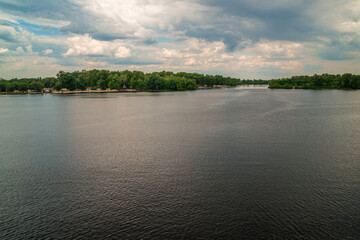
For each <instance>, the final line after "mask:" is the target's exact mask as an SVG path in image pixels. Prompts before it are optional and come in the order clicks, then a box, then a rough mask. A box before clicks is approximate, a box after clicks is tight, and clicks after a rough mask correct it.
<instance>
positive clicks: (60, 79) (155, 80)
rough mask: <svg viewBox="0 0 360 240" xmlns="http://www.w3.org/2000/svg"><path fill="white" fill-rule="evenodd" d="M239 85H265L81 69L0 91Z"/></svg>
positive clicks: (5, 85) (4, 84)
mask: <svg viewBox="0 0 360 240" xmlns="http://www.w3.org/2000/svg"><path fill="white" fill-rule="evenodd" d="M242 84H267V81H263V80H240V79H238V78H231V77H224V76H221V75H204V74H199V73H186V72H179V73H173V72H168V71H162V72H153V73H144V72H141V71H128V70H125V71H109V70H97V69H94V70H89V71H86V70H83V71H74V72H64V71H60V72H59V73H58V74H57V75H56V77H47V78H21V79H17V78H15V79H11V80H8V81H0V91H1V92H13V91H20V92H25V91H28V90H32V91H36V92H41V91H42V89H43V88H54V89H55V90H60V89H62V88H66V89H68V90H70V91H73V90H86V89H88V88H92V89H94V88H96V89H115V90H116V89H117V90H121V89H136V90H155V91H156V90H159V91H160V90H173V91H183V90H193V89H196V88H197V87H198V86H207V87H213V86H214V85H228V86H237V85H242Z"/></svg>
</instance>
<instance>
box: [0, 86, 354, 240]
mask: <svg viewBox="0 0 360 240" xmlns="http://www.w3.org/2000/svg"><path fill="white" fill-rule="evenodd" d="M0 151H1V153H0V207H1V208H0V211H1V212H0V238H1V239H29V238H35V239H39V238H50V239H61V238H66V239H74V238H79V239H89V238H97V239H104V238H120V239H140V238H141V239H149V238H152V239H239V238H246V239H359V238H360V91H341V90H334V91H331V90H330V91H312V90H308V91H304V90H269V89H266V88H248V89H247V88H239V89H223V90H204V91H194V92H172V93H135V94H134V93H131V94H98V95H97V94H91V95H72V96H51V95H46V96H0Z"/></svg>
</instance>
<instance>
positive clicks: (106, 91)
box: [0, 84, 258, 95]
mask: <svg viewBox="0 0 360 240" xmlns="http://www.w3.org/2000/svg"><path fill="white" fill-rule="evenodd" d="M256 85H258V84H256ZM239 86H250V85H245V84H244V85H236V86H229V85H214V86H212V87H208V86H198V87H197V88H196V89H194V90H183V91H176V90H171V89H164V90H137V89H121V90H75V91H52V92H0V95H43V94H54V95H69V94H78V93H80V94H83V93H138V92H185V91H196V90H210V89H221V88H235V87H239Z"/></svg>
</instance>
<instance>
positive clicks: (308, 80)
mask: <svg viewBox="0 0 360 240" xmlns="http://www.w3.org/2000/svg"><path fill="white" fill-rule="evenodd" d="M269 87H270V88H302V89H322V88H325V89H359V88H360V75H354V74H351V73H345V74H342V75H340V74H336V75H335V74H322V75H317V74H315V75H313V76H294V77H291V78H282V79H273V80H271V81H270V82H269Z"/></svg>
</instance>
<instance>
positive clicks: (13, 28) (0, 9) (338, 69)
mask: <svg viewBox="0 0 360 240" xmlns="http://www.w3.org/2000/svg"><path fill="white" fill-rule="evenodd" d="M83 69H109V70H120V71H121V70H125V69H128V70H140V71H144V72H153V71H163V70H166V71H174V72H180V71H186V72H198V73H204V74H222V75H225V76H231V77H238V78H241V79H260V78H261V79H272V78H281V77H289V76H293V75H305V74H306V75H312V74H315V73H317V74H321V73H336V74H338V73H339V74H341V73H347V72H351V73H355V74H359V73H360V1H358V0H271V1H268V0H222V1H218V0H193V1H187V0H184V1H176V0H156V1H155V0H122V1H118V0H62V1H58V0H31V1H29V0H0V77H2V78H5V79H10V78H14V77H18V78H20V77H46V76H55V75H56V73H57V72H58V71H60V70H63V71H75V70H83Z"/></svg>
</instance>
